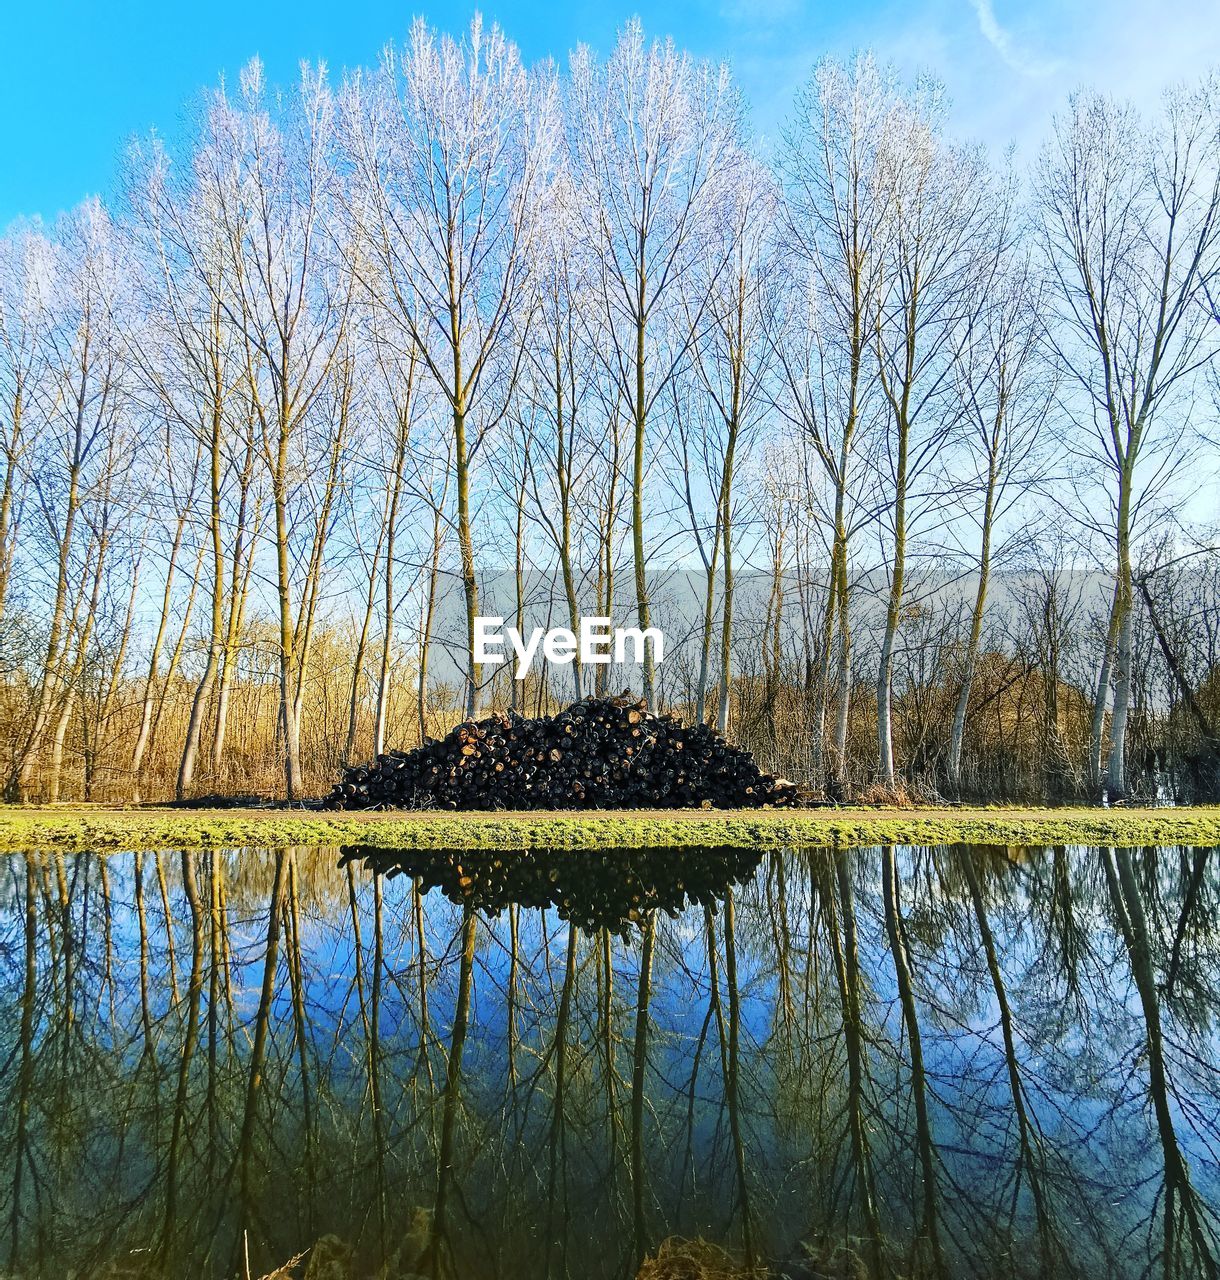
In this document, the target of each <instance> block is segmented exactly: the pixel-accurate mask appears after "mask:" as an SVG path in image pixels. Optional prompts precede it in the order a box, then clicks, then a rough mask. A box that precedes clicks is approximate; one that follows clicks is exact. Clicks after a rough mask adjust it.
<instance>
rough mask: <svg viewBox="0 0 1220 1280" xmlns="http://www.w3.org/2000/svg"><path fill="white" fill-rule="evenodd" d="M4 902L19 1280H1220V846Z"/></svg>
mask: <svg viewBox="0 0 1220 1280" xmlns="http://www.w3.org/2000/svg"><path fill="white" fill-rule="evenodd" d="M0 870H2V873H3V882H2V883H3V888H2V889H0V970H2V972H0V1107H2V1109H3V1112H2V1119H0V1231H2V1232H3V1235H2V1237H0V1241H2V1242H0V1275H4V1276H22V1277H24V1276H49V1277H68V1276H80V1277H97V1276H106V1277H115V1278H117V1277H133V1278H134V1277H143V1276H149V1277H151V1276H173V1277H196V1276H198V1277H225V1278H226V1280H227V1278H229V1277H234V1276H243V1275H246V1274H249V1275H250V1276H252V1277H259V1276H261V1275H264V1274H265V1273H268V1272H270V1271H272V1270H273V1269H274V1268H275V1267H277V1266H280V1265H282V1264H285V1263H287V1262H288V1261H289V1259H291V1258H293V1257H294V1256H297V1255H301V1254H306V1257H305V1258H304V1260H303V1261H301V1262H300V1263H299V1264H298V1267H297V1269H296V1271H295V1272H294V1273H293V1274H294V1275H301V1274H307V1275H308V1276H309V1277H310V1280H314V1278H315V1277H325V1280H345V1278H346V1277H353V1278H354V1277H357V1276H359V1277H366V1276H367V1277H378V1278H379V1280H395V1278H397V1280H403V1278H405V1277H408V1276H426V1277H458V1278H460V1280H483V1278H484V1277H487V1278H488V1280H490V1278H492V1277H495V1278H497V1280H515V1278H517V1277H520V1278H521V1280H536V1278H539V1277H556V1278H558V1277H567V1276H572V1277H577V1278H578V1280H602V1278H605V1280H612V1278H620V1277H631V1276H634V1275H636V1272H637V1269H638V1268H639V1265H640V1263H641V1260H643V1259H645V1258H646V1257H648V1256H650V1255H655V1253H656V1250H657V1249H658V1247H660V1246H661V1245H662V1242H664V1241H666V1240H670V1241H671V1245H669V1246H667V1248H668V1249H670V1250H671V1252H672V1250H673V1249H674V1248H675V1246H673V1244H672V1241H673V1239H674V1238H675V1237H679V1238H683V1239H687V1240H695V1239H702V1240H704V1241H708V1242H714V1243H715V1244H717V1245H719V1246H722V1247H723V1248H724V1249H725V1250H726V1255H731V1256H732V1258H733V1259H734V1260H735V1261H736V1263H738V1264H740V1265H741V1267H742V1270H741V1271H740V1272H737V1271H733V1272H732V1273H731V1274H734V1275H736V1274H742V1275H745V1274H747V1273H748V1274H751V1275H754V1274H757V1275H773V1276H781V1275H784V1276H789V1277H792V1278H793V1280H797V1278H810V1277H844V1278H847V1277H852V1278H859V1277H868V1276H874V1275H876V1276H881V1275H884V1276H896V1277H915V1276H930V1277H942V1278H955V1277H959V1276H960V1277H967V1276H970V1277H973V1276H987V1277H992V1276H994V1277H1026V1276H1029V1277H1034V1276H1056V1277H1059V1276H1081V1277H1095V1276H1097V1277H1100V1276H1115V1277H1132V1278H1134V1277H1142V1276H1145V1275H1151V1276H1182V1277H1186V1276H1203V1277H1214V1276H1216V1275H1217V1274H1218V1270H1217V1268H1218V1259H1220V1057H1218V1049H1220V1046H1218V1043H1217V1038H1218V1037H1217V1013H1218V1012H1220V990H1218V987H1217V978H1218V976H1220V927H1218V921H1220V853H1218V852H1217V851H1214V850H1203V849H1187V848H1173V849H1160V850H1155V849H1147V850H1111V849H1071V848H1069V849H1063V848H1057V849H984V848H967V847H961V846H958V847H941V848H906V847H899V848H878V849H869V850H858V851H852V852H849V853H839V854H836V853H833V852H828V851H824V850H822V851H805V850H792V851H786V852H782V853H767V854H759V853H757V852H750V851H746V850H736V851H735V850H694V851H690V850H687V851H677V850H665V849H657V850H635V851H626V850H624V851H600V852H597V853H576V854H574V853H556V854H546V853H535V854H532V855H524V854H489V853H467V852H461V851H452V852H445V853H428V854H406V853H403V854H395V853H384V852H382V853H373V852H372V851H369V850H361V849H345V850H338V849H331V850H318V849H309V850H305V849H297V850H293V849H286V850H257V849H241V850H237V849H234V850H222V851H214V852H186V853H184V852H178V851H172V850H164V851H161V852H148V853H127V854H109V855H104V856H103V855H97V854H76V855H69V854H54V853H40V854H39V853H31V854H28V855H25V856H22V855H10V856H7V857H6V858H5V860H4V862H3V865H2V868H0ZM307 1251H308V1252H307ZM247 1268H248V1270H247ZM306 1268H309V1269H308V1270H306ZM748 1268H756V1270H747V1269H748ZM650 1274H653V1275H661V1274H662V1273H661V1272H659V1271H655V1270H654V1271H652V1272H651V1273H650ZM664 1274H665V1275H673V1276H683V1277H698V1276H699V1275H700V1274H710V1272H704V1273H700V1272H698V1271H696V1270H680V1269H676V1270H672V1271H668V1272H665V1273H664ZM717 1274H721V1275H724V1274H729V1273H728V1272H725V1271H721V1272H719V1273H717Z"/></svg>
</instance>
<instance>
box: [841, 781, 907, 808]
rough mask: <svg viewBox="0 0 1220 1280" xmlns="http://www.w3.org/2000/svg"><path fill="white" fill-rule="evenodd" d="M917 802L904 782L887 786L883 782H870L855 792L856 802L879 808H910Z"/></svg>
mask: <svg viewBox="0 0 1220 1280" xmlns="http://www.w3.org/2000/svg"><path fill="white" fill-rule="evenodd" d="M916 803H917V800H916V798H915V797H914V796H913V795H912V794H911V792H910V790H909V789H908V788H907V786H906V784H905V783H902V782H899V783H895V785H894V786H892V787H887V786H886V785H885V783H883V782H870V783H869V785H868V786H867V787H863V788H862V789H861V790H860V791H858V792H857V793H856V804H866V805H874V806H876V807H877V808H881V809H911V808H913V807H914V806H915V804H916Z"/></svg>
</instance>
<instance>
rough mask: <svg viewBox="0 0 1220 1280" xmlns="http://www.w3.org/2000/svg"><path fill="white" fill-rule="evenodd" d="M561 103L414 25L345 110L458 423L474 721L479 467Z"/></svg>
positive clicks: (363, 180)
mask: <svg viewBox="0 0 1220 1280" xmlns="http://www.w3.org/2000/svg"><path fill="white" fill-rule="evenodd" d="M556 93H557V89H556V85H555V82H554V80H553V78H552V77H550V76H549V75H543V76H541V77H539V78H532V77H530V76H529V75H528V74H527V73H526V71H525V69H524V68H523V67H522V65H521V60H520V56H519V54H518V52H517V49H516V47H515V46H514V45H513V44H511V43H510V42H509V41H508V40H506V39H505V38H504V35H503V33H502V32H501V31H500V30H499V28H498V27H492V28H491V30H490V31H485V30H484V29H483V24H482V20H481V19H479V18H476V19H475V20H474V22H473V23H472V24H471V28H470V34H469V37H468V39H467V40H465V41H464V42H462V43H460V44H459V43H458V42H457V41H455V40H453V39H451V38H450V37H448V36H442V37H440V38H439V39H438V38H437V37H436V36H435V35H434V34H433V32H432V31H430V30H429V28H428V27H427V25H426V24H425V23H424V22H423V21H417V22H416V23H415V25H414V26H413V27H412V30H411V39H410V43H409V45H408V47H407V49H406V50H405V51H404V53H403V54H402V55H401V58H398V57H395V55H394V54H393V53H390V54H387V56H386V59H385V63H384V65H383V67H382V70H381V74H380V76H379V77H377V78H376V79H372V80H364V79H357V80H356V81H355V82H354V83H353V85H352V87H351V90H350V92H349V94H348V97H347V103H346V107H347V109H346V118H347V121H348V129H347V139H348V147H349V151H350V155H351V158H352V162H353V164H354V166H355V168H356V171H357V174H358V178H359V183H358V187H357V191H358V194H357V196H356V197H355V204H356V211H357V222H358V225H359V227H360V230H361V233H362V242H363V244H364V247H365V251H366V254H367V257H368V259H369V260H370V262H371V263H373V264H374V265H375V268H376V270H377V271H378V272H379V275H380V282H379V283H380V285H381V288H382V290H383V293H382V296H383V298H384V302H385V305H387V306H388V307H391V308H392V309H393V311H394V313H395V315H396V316H397V318H398V320H399V321H400V323H401V324H402V326H403V328H404V329H405V330H406V332H407V333H408V334H409V335H410V338H411V341H412V342H413V344H414V346H415V348H416V349H417V350H418V352H419V355H420V359H421V360H422V362H423V365H424V367H425V368H426V369H427V370H428V372H429V373H430V374H431V375H432V378H433V379H434V380H435V383H436V385H437V387H438V388H439V389H440V391H441V393H442V394H443V396H444V397H445V398H446V399H447V400H448V402H449V406H450V410H451V412H452V417H453V442H454V448H453V453H454V468H455V472H454V488H455V490H456V497H457V533H458V548H459V551H460V553H461V558H462V584H463V590H464V594H465V603H466V638H467V645H468V652H469V654H470V669H469V681H468V684H467V695H466V711H467V715H469V716H474V715H475V714H477V712H478V707H479V672H478V671H477V669H476V667H475V663H474V619H475V616H476V614H477V613H478V611H479V603H478V600H479V597H478V581H477V578H476V575H475V554H474V541H473V534H472V531H471V512H472V507H471V493H470V468H471V464H472V462H473V460H474V458H475V455H476V454H477V452H478V450H479V447H480V445H481V444H482V442H483V440H484V438H485V437H486V435H487V433H488V432H490V431H491V430H492V429H493V428H494V427H495V425H496V424H497V423H498V422H499V421H500V419H501V418H502V417H503V415H504V413H505V410H506V408H507V405H508V401H509V394H510V389H511V387H512V384H513V382H514V381H515V377H516V371H517V368H518V367H519V365H520V361H521V358H522V350H523V342H524V331H525V319H526V318H525V316H523V315H522V314H521V312H522V304H523V302H524V300H525V297H526V282H527V278H528V272H529V266H530V256H531V253H532V250H533V245H534V235H535V233H534V228H535V224H536V218H535V210H536V209H537V208H538V207H539V206H540V205H541V204H542V203H543V201H544V200H545V191H546V186H547V183H548V181H549V178H550V169H551V154H552V151H553V148H554V144H555V135H556V129H557V117H556V112H555V106H556Z"/></svg>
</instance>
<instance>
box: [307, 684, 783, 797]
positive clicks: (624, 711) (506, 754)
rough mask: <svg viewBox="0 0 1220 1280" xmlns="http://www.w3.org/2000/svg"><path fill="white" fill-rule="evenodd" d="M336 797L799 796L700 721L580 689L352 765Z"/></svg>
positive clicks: (745, 753)
mask: <svg viewBox="0 0 1220 1280" xmlns="http://www.w3.org/2000/svg"><path fill="white" fill-rule="evenodd" d="M322 803H323V805H324V806H325V807H326V808H330V809H378V808H404V809H629V808H665V809H682V808H697V807H698V806H700V805H704V804H708V805H713V806H715V807H716V808H720V809H746V808H757V807H760V806H762V805H794V804H797V803H798V796H797V788H796V785H795V783H792V782H787V781H785V780H784V779H782V778H774V777H772V776H771V775H770V774H768V773H764V772H763V771H762V769H760V768H759V766H758V765H757V763H755V761H754V758H753V756H751V754H750V753H749V752H748V751H745V750H743V749H742V748H741V747H735V746H733V745H732V744H731V743H729V742H726V741H725V739H724V738H723V737H721V735H720V734H718V733H716V732H715V730H713V729H710V728H709V727H708V726H707V725H705V724H696V725H684V724H682V723H681V722H680V721H679V720H678V719H677V718H676V717H674V716H670V715H664V716H655V715H652V714H651V713H650V712H649V711H648V710H647V709H646V707H645V704H644V703H643V702H642V701H639V702H637V701H633V700H632V699H630V698H628V697H626V696H624V697H620V698H584V699H582V700H581V701H580V702H574V703H573V704H572V705H571V706H570V707H568V708H567V709H566V710H564V711H561V712H560V713H559V714H558V715H554V716H539V717H538V718H537V719H530V720H527V719H524V718H523V717H521V716H519V715H516V714H515V713H513V712H510V713H509V714H507V715H495V716H489V717H487V719H485V720H479V721H467V722H466V723H464V724H460V725H458V726H457V727H456V728H455V729H452V730H451V731H450V732H449V733H448V734H447V735H446V736H445V737H444V738H442V739H441V740H440V741H439V742H426V743H425V744H424V745H423V746H422V747H417V748H416V749H415V750H413V751H390V752H386V753H385V754H383V755H380V756H378V757H377V759H376V760H375V761H373V762H372V763H371V764H367V765H355V766H352V767H350V768H348V769H345V770H344V772H343V777H342V779H341V780H340V781H339V782H338V783H337V784H336V786H335V788H334V790H332V791H331V793H330V794H329V795H328V796H327V797H326V798H325V800H323V802H322Z"/></svg>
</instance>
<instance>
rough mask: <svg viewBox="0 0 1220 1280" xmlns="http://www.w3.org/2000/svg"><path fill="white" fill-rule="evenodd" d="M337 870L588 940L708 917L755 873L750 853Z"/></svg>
mask: <svg viewBox="0 0 1220 1280" xmlns="http://www.w3.org/2000/svg"><path fill="white" fill-rule="evenodd" d="M341 854H342V856H341V859H340V865H346V864H347V863H348V862H362V863H363V864H364V866H365V867H367V868H368V869H369V870H370V871H372V872H373V873H374V874H377V875H385V876H388V877H390V878H393V877H394V876H399V875H406V876H410V877H411V878H412V879H414V880H415V881H416V882H417V883H418V885H419V887H420V889H421V891H423V892H425V893H426V892H428V891H429V890H432V889H439V890H440V891H441V893H443V894H444V895H445V897H446V898H448V899H449V901H450V902H456V903H458V904H460V905H469V906H470V907H472V908H474V909H475V910H477V911H482V912H485V913H487V914H488V915H492V916H496V915H499V914H500V912H501V911H502V910H503V909H504V908H505V907H507V906H509V905H510V904H513V903H516V904H517V905H518V906H522V907H527V908H534V909H537V908H542V907H551V908H554V909H555V911H556V913H557V914H558V916H559V918H560V919H561V920H567V921H570V922H571V923H572V924H574V925H576V926H577V927H578V928H581V929H586V930H588V931H590V932H593V931H596V930H598V929H609V930H610V931H611V932H612V933H619V934H623V935H627V934H629V933H630V932H631V930H632V927H633V926H635V925H638V924H639V923H641V922H642V921H643V919H644V918H645V917H646V915H647V914H648V913H649V912H650V911H664V912H666V913H667V914H668V915H670V916H676V915H678V913H679V912H681V911H682V910H683V909H684V908H685V907H687V906H703V907H708V908H710V909H711V910H712V911H715V910H716V908H717V904H718V903H719V902H721V901H723V899H724V896H725V894H726V893H727V892H728V890H729V889H730V888H731V887H732V886H733V885H735V884H744V883H745V882H746V881H747V880H748V879H749V878H750V877H751V876H752V875H753V874H754V871H755V869H756V868H757V867H758V864H759V862H760V861H761V860H762V854H761V853H760V852H759V851H758V850H756V849H733V848H724V849H718V848H707V847H697V848H689V849H683V850H682V851H681V856H680V857H675V856H674V850H673V849H575V850H573V849H566V850H563V851H562V852H554V851H551V850H547V849H535V850H531V851H520V852H513V853H500V852H495V851H490V850H479V849H476V850H471V849H375V848H370V847H367V846H359V845H356V846H348V847H346V848H344V849H343V850H342V851H341Z"/></svg>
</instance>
